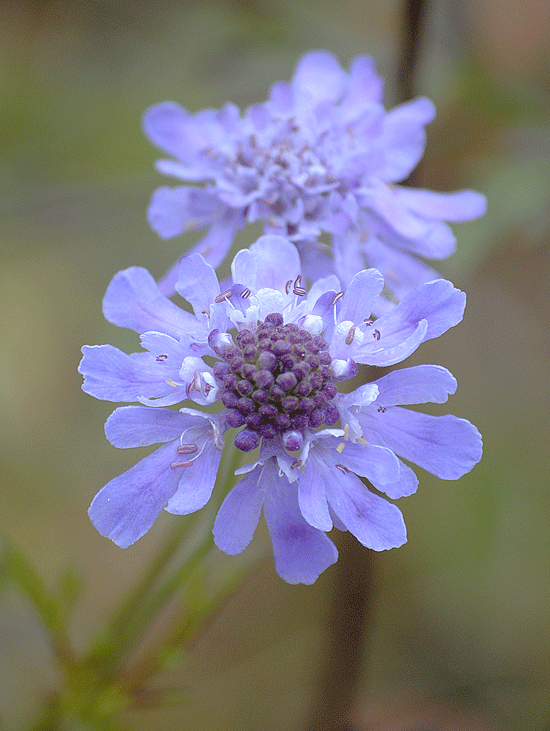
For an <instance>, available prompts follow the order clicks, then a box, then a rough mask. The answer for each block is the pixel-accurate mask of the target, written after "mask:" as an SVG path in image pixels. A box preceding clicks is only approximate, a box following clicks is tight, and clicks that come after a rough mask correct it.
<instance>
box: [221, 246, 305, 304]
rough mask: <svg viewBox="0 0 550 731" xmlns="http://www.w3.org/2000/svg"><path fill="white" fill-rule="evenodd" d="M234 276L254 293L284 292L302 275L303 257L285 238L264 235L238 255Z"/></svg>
mask: <svg viewBox="0 0 550 731" xmlns="http://www.w3.org/2000/svg"><path fill="white" fill-rule="evenodd" d="M231 273H232V276H233V281H234V282H236V283H239V284H244V285H245V286H246V287H248V288H249V289H251V290H252V291H253V292H258V290H260V289H264V288H266V289H276V290H278V291H279V292H285V287H286V283H287V282H288V281H289V280H292V281H294V280H295V279H296V277H297V276H298V275H299V274H300V257H299V255H298V252H297V250H296V247H295V246H294V245H293V244H291V243H290V241H288V240H287V239H284V238H283V237H282V236H275V235H266V236H261V237H260V238H259V239H258V240H257V241H256V243H254V244H252V246H251V247H250V248H249V249H241V250H240V251H239V252H238V253H237V255H236V256H235V258H234V259H233V264H232V265H231ZM302 286H303V285H302Z"/></svg>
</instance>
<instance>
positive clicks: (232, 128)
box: [143, 51, 485, 310]
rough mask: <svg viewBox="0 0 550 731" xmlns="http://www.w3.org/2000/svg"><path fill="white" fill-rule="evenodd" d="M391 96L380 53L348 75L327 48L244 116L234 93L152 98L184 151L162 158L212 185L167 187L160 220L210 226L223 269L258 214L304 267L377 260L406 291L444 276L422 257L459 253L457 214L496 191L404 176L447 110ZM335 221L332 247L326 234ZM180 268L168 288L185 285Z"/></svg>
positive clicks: (400, 292)
mask: <svg viewBox="0 0 550 731" xmlns="http://www.w3.org/2000/svg"><path fill="white" fill-rule="evenodd" d="M382 99H383V80H382V78H381V77H380V76H379V75H378V74H377V72H376V67H375V64H374V61H373V60H372V58H370V57H368V56H359V57H358V58H356V59H355V60H354V61H353V62H352V64H351V66H350V70H349V73H347V72H346V71H344V70H343V69H342V68H341V67H340V64H339V63H338V61H337V59H336V58H335V57H334V56H333V55H332V54H331V53H328V52H327V51H313V52H310V53H306V54H305V55H304V56H302V58H301V59H300V61H299V63H298V66H297V68H296V71H295V74H294V77H293V79H292V81H291V82H290V83H287V82H278V83H276V84H274V86H273V87H272V88H271V92H270V95H269V99H268V100H267V101H266V102H265V103H263V104H255V105H253V106H252V107H250V108H249V109H248V110H247V111H246V113H245V114H244V116H241V114H240V112H239V110H238V109H237V108H236V107H235V106H234V105H231V104H228V105H227V106H225V107H224V108H223V109H221V110H210V109H209V110H204V111H201V112H199V113H197V114H194V115H193V114H190V113H189V112H187V111H186V110H185V109H182V108H181V107H180V106H178V105H177V104H175V103H173V102H166V103H163V104H159V105H156V106H154V107H151V108H150V109H149V110H148V111H147V112H146V113H145V116H144V119H143V127H144V131H145V134H146V135H147V136H148V138H149V139H150V140H151V142H153V143H154V144H155V145H156V146H157V147H159V148H160V149H161V150H163V151H164V152H166V153H168V154H169V155H170V156H171V158H172V159H169V160H161V161H159V162H158V165H157V166H158V169H159V170H160V171H161V172H163V173H166V174H167V175H171V176H173V177H175V178H179V179H180V180H185V181H187V182H189V183H193V182H195V183H200V184H201V185H185V186H180V187H176V188H169V187H162V188H159V189H158V190H157V191H156V192H155V193H154V195H153V198H152V200H151V205H150V207H149V213H148V218H149V223H150V224H151V226H152V227H153V229H154V230H155V231H156V232H157V233H158V234H159V235H160V236H162V237H163V238H171V237H173V236H177V235H180V234H181V233H183V232H185V231H195V230H200V229H204V228H207V229H208V232H207V234H206V236H205V237H204V238H203V240H202V241H201V242H200V243H199V244H198V245H197V246H196V247H195V251H197V252H199V253H201V254H202V255H203V256H204V257H205V258H206V260H207V261H208V262H209V263H211V264H212V265H213V266H214V267H216V266H218V264H219V263H220V262H221V261H222V259H223V258H224V257H225V255H226V253H227V251H228V249H229V247H230V245H231V242H232V240H233V237H234V235H235V233H236V231H237V230H238V229H240V228H242V227H243V226H244V225H245V223H246V221H249V222H252V221H263V222H264V226H265V233H271V234H278V235H282V236H284V237H285V238H287V239H288V240H290V241H292V242H293V243H294V244H295V245H296V247H297V248H298V250H299V253H300V256H301V259H302V268H303V271H302V274H303V275H304V277H307V278H308V279H310V280H311V281H315V280H317V279H319V278H320V277H322V276H327V275H328V274H330V273H332V272H335V273H336V274H337V276H338V277H339V279H340V281H341V282H342V283H343V284H344V285H347V284H349V282H350V281H351V280H352V279H353V277H354V275H355V273H356V272H357V271H359V270H361V269H364V268H366V267H372V266H374V267H376V268H377V269H379V270H380V271H381V272H382V273H383V274H384V277H385V279H386V290H387V292H391V294H392V298H393V299H395V300H401V299H402V298H403V297H404V296H405V295H406V294H407V293H408V292H409V291H411V290H412V289H413V288H414V287H415V286H417V285H418V284H421V283H423V282H427V281H430V280H432V279H435V278H437V274H436V273H435V272H434V271H433V269H431V268H430V267H429V266H428V265H427V264H425V263H424V262H423V261H422V259H420V258H419V257H426V258H428V259H444V258H446V257H447V256H449V255H450V254H452V253H453V251H454V249H455V244H456V242H455V238H454V236H453V233H452V231H451V229H450V227H449V226H448V225H447V223H445V221H465V220H469V219H472V218H476V217H477V216H480V215H482V214H483V213H484V211H485V199H484V197H483V196H482V195H480V194H479V193H475V192H473V191H470V190H464V191H459V192H455V193H435V192H433V191H428V190H418V189H412V188H408V187H406V186H400V185H396V183H399V182H401V181H403V180H405V179H406V178H407V177H408V175H409V174H410V173H411V171H412V170H413V169H414V168H415V167H416V165H417V163H418V161H419V160H420V158H421V157H422V154H423V152H424V146H425V141H426V135H425V126H426V125H427V124H428V123H429V122H431V120H432V119H433V118H434V116H435V109H434V106H433V104H432V102H431V101H429V100H428V99H425V98H418V99H415V100H413V101H411V102H407V103H406V104H402V105H401V106H398V107H396V108H395V109H393V110H391V111H389V112H386V111H385V109H384V107H383V105H382ZM323 232H325V234H328V235H329V236H330V239H331V246H330V247H327V246H325V245H324V244H322V243H321V242H320V236H321V234H322V233H323ZM176 276H177V271H176V270H174V272H173V273H172V275H171V276H168V278H167V279H166V280H165V281H164V282H163V284H162V288H163V291H166V292H167V293H172V291H173V289H172V287H173V284H174V279H175V277H176ZM383 304H384V300H379V302H378V303H377V307H378V309H380V310H381V309H382V306H383Z"/></svg>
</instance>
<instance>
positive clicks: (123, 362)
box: [78, 345, 186, 401]
mask: <svg viewBox="0 0 550 731" xmlns="http://www.w3.org/2000/svg"><path fill="white" fill-rule="evenodd" d="M82 353H83V354H84V357H83V358H82V360H81V361H80V365H79V367H78V372H79V373H81V374H82V375H83V376H84V383H83V384H82V390H83V391H85V392H86V393H89V394H90V396H94V397H95V398H97V399H100V400H102V401H138V400H139V399H140V398H142V397H144V398H159V397H162V396H166V395H168V394H173V393H174V388H173V387H172V386H170V385H169V384H168V383H166V379H171V378H174V377H176V378H177V377H178V371H177V370H176V369H175V368H174V367H173V366H171V365H170V364H169V363H167V362H166V363H164V362H157V361H156V359H155V357H154V356H153V355H151V353H132V354H130V355H127V354H126V353H123V352H122V351H121V350H119V349H118V348H115V347H113V346H112V345H85V346H84V347H83V348H82ZM177 398H178V400H182V399H183V398H186V397H185V395H183V396H182V397H181V398H180V397H179V396H178V397H177Z"/></svg>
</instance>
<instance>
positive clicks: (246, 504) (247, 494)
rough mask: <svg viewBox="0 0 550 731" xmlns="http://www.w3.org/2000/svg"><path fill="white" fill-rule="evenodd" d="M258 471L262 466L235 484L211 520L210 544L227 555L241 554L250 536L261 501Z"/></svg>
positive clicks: (259, 471)
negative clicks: (212, 534) (212, 536)
mask: <svg viewBox="0 0 550 731" xmlns="http://www.w3.org/2000/svg"><path fill="white" fill-rule="evenodd" d="M261 471H262V466H260V465H258V466H256V467H255V468H254V470H252V471H251V472H249V473H248V474H247V475H246V476H245V477H244V478H243V479H242V480H241V481H240V482H238V483H237V484H236V485H235V487H234V488H233V489H232V490H231V492H230V493H229V494H228V495H227V496H226V498H225V500H224V501H223V503H222V505H221V507H220V509H219V511H218V515H217V516H216V520H215V521H214V529H213V533H214V541H215V543H216V545H217V546H218V548H219V549H220V550H221V551H223V552H224V553H227V554H228V556H236V555H237V554H239V553H242V551H244V549H245V548H246V547H247V546H248V544H249V543H250V541H251V540H252V537H253V536H254V531H255V530H256V527H257V525H258V521H259V519H260V514H261V512H262V505H263V501H264V494H263V490H261V489H259V487H258V480H259V477H260V473H261Z"/></svg>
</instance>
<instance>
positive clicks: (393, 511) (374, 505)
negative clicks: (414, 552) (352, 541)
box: [327, 472, 407, 551]
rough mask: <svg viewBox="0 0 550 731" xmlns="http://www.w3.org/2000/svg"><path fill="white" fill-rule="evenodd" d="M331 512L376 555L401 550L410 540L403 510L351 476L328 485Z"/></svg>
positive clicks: (339, 478)
mask: <svg viewBox="0 0 550 731" xmlns="http://www.w3.org/2000/svg"><path fill="white" fill-rule="evenodd" d="M327 497H328V500H329V502H330V505H331V508H332V509H333V510H334V512H335V513H336V515H337V516H338V517H339V518H340V520H341V521H342V523H343V524H344V525H345V526H346V528H347V529H348V530H349V531H350V533H353V535H354V536H355V537H356V538H357V540H358V541H359V543H362V544H363V546H366V547H367V548H372V550H373V551H385V550H386V549H389V548H398V547H399V546H402V545H403V544H404V543H405V542H406V540H407V529H406V528H405V522H404V520H403V516H402V514H401V511H400V510H399V508H397V507H396V506H395V505H392V504H391V503H388V502H387V501H386V500H384V499H383V498H381V497H378V495H374V494H373V493H372V492H370V491H369V490H367V488H366V487H365V485H363V483H362V482H361V480H360V479H359V478H358V477H357V476H356V475H354V474H353V472H349V473H348V474H342V473H339V474H338V476H337V479H335V480H332V481H331V482H330V483H328V482H327Z"/></svg>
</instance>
